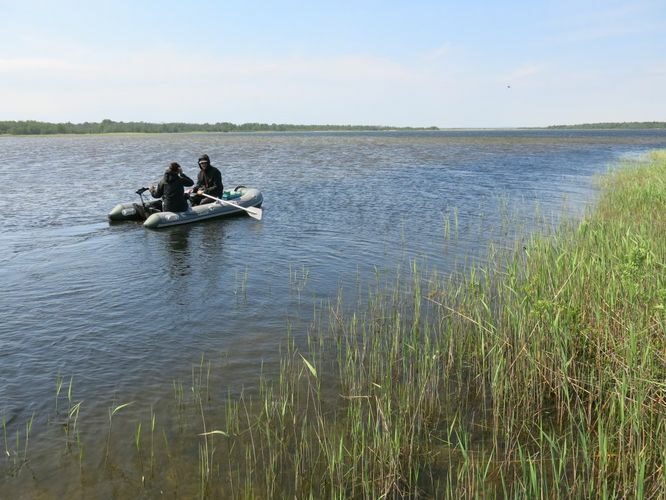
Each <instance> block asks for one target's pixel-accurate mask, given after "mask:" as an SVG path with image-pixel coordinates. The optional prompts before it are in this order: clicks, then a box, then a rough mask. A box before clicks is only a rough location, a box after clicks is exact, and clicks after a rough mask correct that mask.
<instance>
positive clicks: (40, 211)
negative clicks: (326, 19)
mask: <svg viewBox="0 0 666 500" xmlns="http://www.w3.org/2000/svg"><path fill="white" fill-rule="evenodd" d="M657 147H660V148H663V147H666V131H584V132H583V131H579V132H574V131H468V132H463V131H460V132H382V133H285V134H277V133H273V134H182V135H147V136H143V135H108V136H60V137H0V157H1V158H2V166H1V167H0V191H1V193H0V200H2V202H1V203H2V205H1V206H2V217H1V219H0V228H1V231H2V239H1V242H0V280H1V282H2V285H3V286H2V287H1V289H0V306H1V307H0V380H1V381H2V384H0V417H1V418H2V419H4V421H5V422H6V423H7V426H8V428H9V431H10V433H11V432H12V426H19V425H24V422H25V421H26V420H27V419H29V418H30V416H31V415H33V414H34V415H35V419H36V420H37V421H40V420H42V421H45V420H46V419H47V418H48V415H49V414H52V413H53V406H54V399H55V393H56V379H57V378H58V377H59V376H61V377H63V378H64V379H65V380H66V381H69V380H70V378H73V380H74V382H73V385H74V388H75V391H76V397H77V400H84V401H85V407H86V409H87V411H88V412H90V413H91V414H99V415H102V416H103V415H105V412H106V409H107V408H108V407H109V406H110V405H111V404H112V401H114V398H115V397H116V395H122V398H124V400H129V399H132V398H134V397H144V398H145V397H148V398H153V399H154V401H155V402H156V403H158V402H159V400H160V399H161V398H168V397H172V393H171V392H170V388H171V383H172V381H173V380H174V379H178V378H183V377H187V376H188V374H189V373H190V371H191V367H192V364H193V363H197V362H198V361H199V359H200V358H201V356H202V354H203V355H206V356H210V357H216V356H224V357H225V359H227V360H229V362H228V363H227V364H226V365H225V371H224V378H225V380H224V381H223V383H225V384H228V385H229V387H232V388H234V390H237V389H238V388H239V387H241V386H242V385H244V384H250V385H251V384H253V383H255V382H256V378H257V375H258V374H259V373H260V371H261V369H262V368H261V367H262V363H263V364H267V365H270V364H271V363H275V362H276V361H277V359H278V346H279V345H280V343H281V342H282V341H284V339H285V337H286V335H287V332H288V331H289V332H291V334H292V335H294V336H295V337H296V338H297V339H298V338H303V337H304V336H305V335H306V331H307V327H308V325H309V324H310V322H311V321H312V315H313V310H314V309H315V308H316V306H317V305H318V304H320V303H325V301H327V300H332V299H335V297H336V296H337V295H338V293H339V290H340V289H341V288H343V289H349V288H351V289H355V288H357V287H358V285H359V283H360V284H363V283H367V282H369V281H372V280H374V276H376V274H377V272H378V271H379V272H382V271H388V272H391V271H392V270H394V269H395V268H396V267H397V266H399V265H404V264H405V263H408V262H410V261H411V260H413V259H414V260H417V261H419V262H420V263H422V264H423V265H425V266H427V267H428V268H429V269H435V270H437V271H438V272H441V273H443V274H446V273H449V272H451V271H453V270H454V269H456V268H458V267H460V266H462V265H464V264H465V263H466V262H467V263H469V262H471V261H474V260H475V259H482V258H483V255H484V254H485V251H486V248H487V244H488V242H489V241H495V242H498V243H499V244H500V245H501V244H508V243H509V240H510V239H511V238H512V237H513V234H514V233H515V232H517V231H518V232H519V231H522V230H523V229H527V230H533V229H537V228H542V225H543V223H544V222H543V221H544V220H545V221H546V224H547V225H550V224H556V223H557V221H558V220H559V217H560V216H561V215H562V214H563V213H569V214H574V215H579V214H581V213H582V211H583V209H584V207H585V206H586V204H588V203H590V202H592V201H593V200H594V195H595V189H594V186H593V178H594V176H595V175H596V174H599V173H603V172H604V171H606V170H607V168H609V167H610V166H611V165H612V164H613V163H614V162H616V161H617V160H618V159H620V158H622V157H626V156H635V155H639V154H641V153H643V152H645V151H647V150H649V149H653V148H657ZM202 153H207V154H209V156H210V157H211V159H212V162H213V164H214V165H216V166H217V167H218V168H220V170H221V171H222V174H223V179H224V182H225V187H226V188H227V189H228V188H233V187H235V186H236V185H239V184H243V185H246V186H251V187H257V188H259V189H261V190H262V192H263V195H264V200H265V201H264V217H263V220H262V221H256V220H254V219H251V218H249V217H244V216H243V217H235V218H232V219H227V220H217V221H207V222H202V223H199V224H194V225H189V226H181V227H174V228H170V229H165V230H160V231H150V230H146V229H144V228H143V227H142V226H141V225H140V224H138V223H121V224H110V223H109V222H107V220H106V214H107V213H108V211H109V210H110V209H111V208H112V207H113V206H114V205H115V204H116V203H119V202H126V201H138V196H136V195H135V194H134V191H135V190H136V189H137V188H139V187H141V186H143V185H147V184H149V183H155V182H156V181H157V180H158V178H159V177H160V175H161V172H162V171H163V169H164V168H165V167H166V165H167V164H168V163H169V162H171V161H178V162H180V163H181V165H183V167H184V169H185V172H186V173H188V174H190V175H192V176H194V175H195V174H196V167H195V161H196V158H197V157H198V156H199V155H200V154H202ZM537 212H538V213H539V214H540V215H539V217H538V220H535V213H537ZM447 227H448V234H447ZM146 395H149V396H146ZM101 422H102V423H104V421H103V420H101ZM37 428H38V426H36V425H35V429H37ZM34 432H35V433H38V432H39V431H38V430H35V431H34Z"/></svg>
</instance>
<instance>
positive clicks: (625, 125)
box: [548, 122, 666, 129]
mask: <svg viewBox="0 0 666 500" xmlns="http://www.w3.org/2000/svg"><path fill="white" fill-rule="evenodd" d="M548 128H564V129H568V128H577V129H614V128H621V129H644V128H666V122H608V123H581V124H580V125H551V126H550V127H548Z"/></svg>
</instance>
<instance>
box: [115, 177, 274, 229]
mask: <svg viewBox="0 0 666 500" xmlns="http://www.w3.org/2000/svg"><path fill="white" fill-rule="evenodd" d="M145 191H146V189H145V188H141V189H139V190H138V191H137V194H138V195H139V196H140V197H141V203H120V204H118V205H116V206H115V207H114V208H113V210H111V212H109V220H110V221H114V222H117V221H128V220H135V221H140V220H144V221H145V222H144V223H143V225H144V227H147V228H150V229H160V228H163V227H170V226H177V225H180V224H190V223H192V222H199V221H202V220H207V219H213V218H217V217H228V216H231V215H239V214H243V213H247V214H248V215H249V216H250V217H253V218H255V219H258V220H261V215H262V212H261V208H259V207H261V204H262V203H263V201H264V197H263V195H262V194H261V191H259V190H258V189H254V188H247V187H245V186H238V187H236V189H234V190H233V191H225V192H224V194H223V195H222V198H213V197H210V196H209V198H212V199H213V202H212V203H206V204H204V205H197V206H194V207H190V208H189V209H188V210H186V211H185V212H162V211H161V206H162V200H152V201H148V202H144V200H143V196H142V194H143V193H144V192H145Z"/></svg>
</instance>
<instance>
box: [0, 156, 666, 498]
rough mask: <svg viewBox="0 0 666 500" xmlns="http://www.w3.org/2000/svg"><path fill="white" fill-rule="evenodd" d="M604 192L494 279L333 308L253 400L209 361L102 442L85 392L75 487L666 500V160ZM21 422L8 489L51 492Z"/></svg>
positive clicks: (120, 414)
mask: <svg viewBox="0 0 666 500" xmlns="http://www.w3.org/2000/svg"><path fill="white" fill-rule="evenodd" d="M601 183H602V195H601V197H600V200H599V202H598V204H597V206H596V208H595V210H594V212H592V213H590V214H589V215H587V216H586V217H585V218H584V219H583V220H582V221H580V222H573V221H571V222H568V223H564V224H563V225H562V226H561V227H560V228H559V229H558V230H557V232H556V234H554V235H537V236H534V237H533V238H532V240H531V241H530V242H529V243H527V244H521V245H517V246H516V249H515V251H514V252H512V253H511V254H510V255H507V254H505V253H496V254H494V255H493V256H492V258H491V259H490V262H491V263H490V264H489V265H486V266H483V267H480V268H475V269H470V270H468V271H467V272H466V274H465V275H463V276H451V277H448V278H441V277H438V276H436V275H433V274H429V275H422V274H421V272H420V270H419V269H417V268H416V266H413V267H412V268H411V269H409V270H406V271H402V272H398V275H397V278H396V281H395V283H394V284H393V285H392V286H390V287H386V286H384V285H383V284H382V285H380V284H379V283H378V284H377V286H376V287H373V291H372V293H370V295H369V298H368V300H367V302H365V306H364V308H363V309H359V310H357V311H356V312H355V313H348V312H346V311H347V310H348V308H346V307H344V305H343V304H342V303H341V301H338V302H337V303H335V304H332V305H331V307H330V310H329V311H328V314H324V313H320V314H318V315H317V318H316V321H315V324H314V327H313V330H312V332H311V334H310V335H309V337H308V341H307V343H304V345H298V344H297V342H296V341H295V340H294V339H291V340H289V341H287V343H286V345H285V348H284V352H283V354H282V356H281V365H280V367H279V370H278V371H277V373H278V374H277V375H276V376H269V375H265V376H262V379H261V381H260V383H259V387H258V389H257V390H256V392H254V393H252V394H249V393H247V394H241V395H232V394H230V393H226V392H225V389H223V388H218V387H217V386H216V383H215V380H216V377H214V376H212V375H211V372H212V371H213V367H212V364H211V363H210V362H207V361H205V360H203V359H202V361H201V363H200V364H199V365H198V366H196V367H194V368H193V371H192V380H191V383H190V384H187V385H185V384H183V382H174V384H173V389H174V402H173V404H172V405H171V407H170V408H171V410H170V411H164V410H160V411H158V410H155V409H154V408H152V407H150V408H144V410H143V413H142V412H141V411H140V410H139V408H141V404H140V402H138V401H133V402H126V401H125V402H124V401H117V402H114V403H113V404H112V405H110V408H109V414H108V424H107V425H108V429H107V432H106V433H105V434H104V435H103V436H101V437H98V438H97V439H96V440H95V437H94V436H93V434H94V432H89V434H88V436H83V437H81V434H83V433H84V432H85V431H84V430H82V429H83V428H84V426H85V422H84V421H83V417H82V416H81V415H80V410H81V407H82V405H81V402H77V401H75V398H73V397H72V388H71V387H72V382H71V380H70V382H69V390H68V396H67V402H66V404H64V403H62V404H61V407H60V409H59V410H58V409H57V410H56V413H60V414H62V415H63V423H62V424H61V425H62V426H63V428H64V429H65V434H66V436H65V441H66V446H65V449H64V450H65V451H64V452H63V457H64V458H63V463H62V464H61V465H60V467H62V469H63V472H61V474H62V473H66V474H69V475H71V476H72V477H71V485H70V486H68V487H66V488H64V490H66V493H72V492H76V491H78V490H77V488H80V489H83V490H84V491H85V490H86V488H88V489H90V490H92V489H95V491H97V492H98V493H99V492H100V491H101V492H102V493H101V494H102V495H103V494H104V492H109V493H112V494H113V495H116V496H118V495H120V496H122V495H126V496H128V497H130V496H139V495H147V496H151V495H155V496H156V495H158V494H163V493H166V494H170V495H176V496H189V497H192V496H199V497H201V498H227V497H232V498H236V497H239V498H254V497H259V498H274V497H285V498H286V497H296V498H309V497H312V498H353V497H362V498H401V497H420V496H425V497H435V498H460V497H479V498H484V497H497V496H501V497H514V498H515V497H518V498H543V497H548V498H557V497H577V498H578V497H584V498H587V497H603V498H626V497H631V498H663V497H664V496H666V423H665V420H664V418H663V416H664V415H665V414H666V383H665V382H664V381H665V380H666V240H665V239H664V237H663V235H664V234H666V217H664V214H665V213H666V153H654V154H653V155H652V156H650V158H649V160H647V161H644V162H636V163H632V164H627V165H624V166H623V168H621V169H618V170H615V171H614V172H613V173H610V174H608V175H607V176H605V177H604V178H603V179H601ZM290 275H291V273H290ZM57 387H58V394H57V396H56V402H57V400H58V399H62V396H61V395H60V393H61V389H62V387H63V380H62V379H59V382H58V384H57ZM84 405H85V403H84ZM30 425H32V420H31V421H30ZM3 427H4V430H5V439H4V446H5V450H4V451H5V453H6V455H7V457H8V460H7V465H8V467H7V472H6V474H5V478H6V480H5V481H6V482H7V483H9V482H10V480H11V481H14V484H15V485H18V486H17V488H23V491H33V490H34V491H40V492H41V491H43V489H47V490H48V486H47V485H44V484H39V482H38V481H37V479H36V478H37V476H38V474H35V472H33V473H32V475H29V474H27V473H25V471H23V470H22V467H21V465H22V464H24V463H28V462H29V460H30V450H29V449H28V436H29V430H30V426H28V425H26V429H25V432H24V433H23V434H22V433H21V430H20V429H17V430H16V431H15V432H8V431H7V428H6V426H5V425H3ZM98 434H102V433H99V432H98ZM12 436H15V439H13V437H12ZM87 442H90V443H91V444H86V443H87ZM30 445H31V448H30V449H32V447H33V441H31V442H30ZM123 450H124V451H123ZM68 457H69V458H68ZM128 457H130V458H129V459H128ZM100 469H101V470H103V472H99V470H100Z"/></svg>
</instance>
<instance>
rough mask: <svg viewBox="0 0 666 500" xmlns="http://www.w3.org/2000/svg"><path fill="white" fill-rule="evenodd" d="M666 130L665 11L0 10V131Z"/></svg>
mask: <svg viewBox="0 0 666 500" xmlns="http://www.w3.org/2000/svg"><path fill="white" fill-rule="evenodd" d="M103 119H111V120H114V121H146V122H156V123H162V122H188V123H215V122H232V123H246V122H260V123H291V124H338V125H343V124H352V125H386V126H399V127H401V126H413V127H428V126H437V127H442V128H501V127H539V126H548V125H556V124H576V123H592V122H623V121H666V0H634V1H616V0H605V1H597V0H545V1H541V0H529V1H522V0H521V1H514V0H504V1H487V0H486V1H481V0H469V1H462V0H456V1H449V0H439V1H429V0H411V1H408V0H405V1H397V0H396V1H394V0H382V1H380V0H354V1H348V0H336V1H317V0H310V2H304V1H292V0H280V1H272V2H269V1H260V0H242V1H241V0H238V1H237V0H218V1H212V0H210V1H208V0H189V1H171V0H162V1H154V0H143V1H142V0H112V1H102V0H87V1H72V0H53V1H39V0H0V120H40V121H50V122H73V123H81V122H84V121H91V122H97V121H101V120H103Z"/></svg>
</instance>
